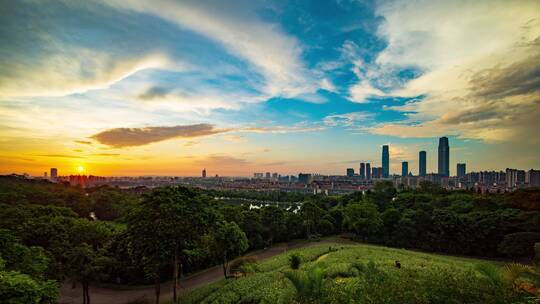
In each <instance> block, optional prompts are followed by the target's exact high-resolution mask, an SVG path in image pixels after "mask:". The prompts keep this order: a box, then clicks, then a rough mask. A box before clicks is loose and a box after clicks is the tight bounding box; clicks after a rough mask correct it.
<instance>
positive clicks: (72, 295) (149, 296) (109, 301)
mask: <svg viewBox="0 0 540 304" xmlns="http://www.w3.org/2000/svg"><path fill="white" fill-rule="evenodd" d="M324 243H326V242H325V241H322V242H315V243H282V244H277V245H275V246H274V247H271V248H269V249H266V250H259V251H256V252H253V253H250V254H248V255H255V256H257V258H258V259H259V260H264V259H268V258H271V257H273V256H276V255H278V254H280V253H283V252H285V251H287V250H289V249H294V248H302V247H309V246H314V245H320V244H324ZM220 279H223V270H222V268H221V265H219V266H214V267H212V268H208V269H206V270H203V271H201V272H198V273H196V274H193V275H191V276H188V277H185V278H182V279H181V280H180V285H181V287H180V288H179V292H180V294H181V293H183V292H186V291H190V290H192V289H195V288H198V287H201V286H204V285H207V284H209V283H212V282H215V281H218V280H220ZM71 287H72V286H71V283H69V282H68V283H64V284H62V286H61V288H60V301H59V303H61V304H79V303H82V289H81V286H80V284H77V288H71ZM172 289H173V282H172V281H171V282H165V283H163V284H161V298H160V300H161V301H160V302H162V303H165V302H166V301H170V300H172V295H173V294H172ZM154 299H155V298H154V287H153V286H149V287H142V288H136V289H109V288H103V287H98V286H90V301H91V303H92V304H126V303H130V302H134V303H135V302H136V301H138V302H137V304H139V303H146V302H145V300H146V301H147V302H148V303H154Z"/></svg>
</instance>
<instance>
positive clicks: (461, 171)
mask: <svg viewBox="0 0 540 304" xmlns="http://www.w3.org/2000/svg"><path fill="white" fill-rule="evenodd" d="M456 172H457V177H459V178H463V177H465V174H467V167H466V165H465V164H460V163H458V164H457V168H456Z"/></svg>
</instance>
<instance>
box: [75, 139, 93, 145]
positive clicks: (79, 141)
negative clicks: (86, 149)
mask: <svg viewBox="0 0 540 304" xmlns="http://www.w3.org/2000/svg"><path fill="white" fill-rule="evenodd" d="M75 142H76V143H78V144H81V145H91V144H92V142H91V141H88V140H76V141H75Z"/></svg>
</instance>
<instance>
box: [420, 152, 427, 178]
mask: <svg viewBox="0 0 540 304" xmlns="http://www.w3.org/2000/svg"><path fill="white" fill-rule="evenodd" d="M419 158H420V159H419V162H418V164H419V167H418V175H419V176H425V175H426V151H420V154H419Z"/></svg>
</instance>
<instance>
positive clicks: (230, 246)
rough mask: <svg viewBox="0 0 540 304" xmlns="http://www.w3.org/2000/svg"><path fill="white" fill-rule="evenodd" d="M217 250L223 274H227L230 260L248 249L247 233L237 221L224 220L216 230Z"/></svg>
mask: <svg viewBox="0 0 540 304" xmlns="http://www.w3.org/2000/svg"><path fill="white" fill-rule="evenodd" d="M214 238H215V242H216V252H218V253H219V254H220V255H221V261H222V266H223V275H224V276H225V278H228V276H227V268H228V264H229V261H230V260H232V259H234V258H235V257H237V256H239V255H240V254H242V253H243V252H244V251H246V250H247V249H248V247H249V246H248V240H247V237H246V234H245V233H244V232H243V231H242V229H240V227H238V225H237V224H236V223H235V222H225V221H224V222H222V223H220V224H219V225H218V227H217V230H216V232H215V236H214Z"/></svg>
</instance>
